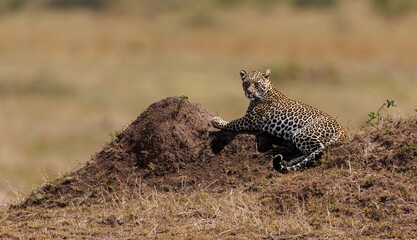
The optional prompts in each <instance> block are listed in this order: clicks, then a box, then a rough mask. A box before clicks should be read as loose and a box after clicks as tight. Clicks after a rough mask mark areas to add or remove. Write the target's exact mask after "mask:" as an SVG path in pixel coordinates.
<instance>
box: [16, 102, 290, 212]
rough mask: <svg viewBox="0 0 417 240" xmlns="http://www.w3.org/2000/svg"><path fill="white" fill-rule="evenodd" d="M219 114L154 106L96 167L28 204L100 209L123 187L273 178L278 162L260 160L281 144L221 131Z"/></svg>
mask: <svg viewBox="0 0 417 240" xmlns="http://www.w3.org/2000/svg"><path fill="white" fill-rule="evenodd" d="M212 117H213V114H212V113H210V112H209V111H208V110H207V109H205V108H203V107H201V106H200V105H198V104H196V103H193V102H190V101H188V100H187V99H185V97H182V98H180V97H170V98H166V99H164V100H162V101H160V102H157V103H154V104H152V105H150V106H149V108H148V109H147V110H145V111H144V112H143V113H142V114H141V115H140V116H139V117H138V118H137V119H136V120H135V121H133V122H132V123H131V124H130V125H129V126H128V127H127V128H126V129H125V130H124V131H122V132H121V133H119V134H116V136H114V139H113V141H112V142H110V143H108V144H106V145H105V146H104V147H103V149H102V150H101V151H99V152H98V153H96V155H95V156H94V157H93V158H92V161H90V162H88V163H87V164H86V166H85V167H83V168H81V169H79V170H78V171H76V172H73V173H69V174H68V175H66V176H64V177H62V178H60V179H57V180H55V181H51V182H48V183H46V184H45V186H43V187H41V188H40V189H38V190H36V191H33V192H32V193H31V195H30V196H29V198H28V199H27V200H26V201H25V203H24V204H23V205H24V206H27V205H33V204H47V205H48V206H55V205H58V206H66V205H68V204H70V203H89V202H96V201H100V199H102V198H103V196H104V195H109V194H111V193H112V192H116V191H118V190H120V187H121V186H122V185H123V187H125V185H127V186H128V187H133V188H136V187H139V186H140V185H142V184H145V185H147V186H151V187H154V188H157V189H160V190H163V191H171V190H187V189H194V187H195V186H196V185H198V186H199V187H204V186H209V187H210V189H211V190H213V191H223V190H224V189H226V188H229V187H233V186H237V185H239V186H242V185H245V184H248V183H249V182H251V181H252V180H254V179H257V178H259V177H265V176H272V175H271V173H274V172H275V171H274V169H273V167H272V163H271V157H270V156H269V155H267V154H261V153H262V152H266V151H269V150H271V149H272V146H273V144H277V145H281V146H282V149H281V150H283V151H284V154H286V156H287V157H291V154H293V152H294V151H293V150H291V149H288V147H290V145H288V146H287V145H286V143H284V142H283V141H282V140H280V139H278V138H275V137H272V136H270V135H268V134H262V133H257V134H256V133H239V134H237V133H232V132H223V131H218V130H217V129H215V128H213V127H212V125H211V123H210V120H211V118H212Z"/></svg>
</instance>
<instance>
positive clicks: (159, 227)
mask: <svg viewBox="0 0 417 240" xmlns="http://www.w3.org/2000/svg"><path fill="white" fill-rule="evenodd" d="M212 117H213V114H211V113H210V112H209V111H208V110H206V109H204V108H203V107H201V106H200V105H198V104H195V103H193V102H190V101H188V100H186V99H184V98H178V97H171V98H167V99H164V100H162V101H160V102H157V103H154V104H152V105H151V106H149V108H148V109H147V110H146V111H145V112H143V113H142V114H141V115H140V116H139V117H138V118H137V119H136V120H135V121H133V122H132V123H131V124H130V125H129V126H128V127H127V128H126V129H124V130H123V131H122V132H121V133H120V134H116V136H115V137H114V139H113V141H111V142H110V143H107V144H106V145H105V146H104V147H103V148H102V149H101V150H100V151H99V152H98V153H96V155H95V156H94V157H93V158H92V160H91V161H89V162H88V163H87V164H86V165H85V166H84V167H83V168H81V169H79V170H77V171H75V172H70V173H68V174H66V175H65V176H63V177H61V178H58V179H55V180H51V181H48V182H46V183H45V184H44V185H43V186H41V187H40V188H38V189H35V190H34V191H32V193H30V194H29V195H28V196H27V197H26V199H25V200H24V201H22V202H20V203H17V204H15V205H12V206H10V207H9V208H8V209H4V210H2V211H0V223H1V224H0V237H3V238H29V237H34V238H41V237H45V238H54V237H59V238H65V237H70V238H71V237H78V238H85V237H99V238H144V237H152V238H160V239H166V238H174V239H184V238H190V239H193V238H196V237H202V238H215V239H217V238H225V239H245V238H249V239H251V238H257V239H260V238H263V239H286V238H305V239H309V238H325V237H332V238H364V237H370V238H405V239H411V238H416V237H417V227H416V226H417V213H416V212H417V207H416V202H417V187H416V183H417V177H416V175H417V174H416V170H417V165H416V164H417V140H416V137H417V136H416V135H417V118H416V117H410V118H409V119H403V118H399V119H389V120H388V121H386V122H384V123H383V124H381V125H380V126H378V127H375V128H367V129H365V130H362V131H359V132H358V133H355V134H354V135H353V136H352V137H351V138H350V139H349V140H347V141H346V142H344V143H340V144H337V145H335V146H333V147H331V148H330V149H329V150H328V151H326V152H325V153H324V154H323V157H322V159H321V160H320V161H319V164H315V165H316V166H314V167H312V168H309V169H306V170H304V171H300V172H292V173H288V174H280V173H278V172H276V171H275V170H274V169H273V167H272V162H271V160H272V159H271V157H270V155H269V154H268V152H269V151H270V150H271V149H273V148H274V151H279V152H280V153H283V155H284V157H285V158H286V159H289V158H291V157H293V156H295V155H296V154H297V152H296V151H294V149H293V148H292V146H291V145H290V144H288V143H286V142H283V141H282V140H280V139H277V138H274V137H272V136H269V135H267V134H263V133H231V132H223V131H218V130H216V129H214V128H213V127H212V126H211V124H210V119H211V118H212ZM273 145H275V146H273Z"/></svg>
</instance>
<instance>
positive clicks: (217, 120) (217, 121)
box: [211, 117, 227, 129]
mask: <svg viewBox="0 0 417 240" xmlns="http://www.w3.org/2000/svg"><path fill="white" fill-rule="evenodd" d="M211 123H212V124H213V127H215V128H218V129H223V128H224V126H225V125H226V124H227V122H226V121H225V120H223V119H222V118H221V117H214V118H212V119H211Z"/></svg>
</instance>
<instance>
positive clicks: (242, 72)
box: [240, 69, 248, 80]
mask: <svg viewBox="0 0 417 240" xmlns="http://www.w3.org/2000/svg"><path fill="white" fill-rule="evenodd" d="M247 75H248V72H246V71H245V70H243V69H242V70H240V77H241V78H242V80H245V78H246V76H247Z"/></svg>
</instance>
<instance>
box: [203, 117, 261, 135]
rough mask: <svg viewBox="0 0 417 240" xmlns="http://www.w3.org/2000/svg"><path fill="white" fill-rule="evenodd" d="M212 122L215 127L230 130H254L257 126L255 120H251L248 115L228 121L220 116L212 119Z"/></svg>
mask: <svg viewBox="0 0 417 240" xmlns="http://www.w3.org/2000/svg"><path fill="white" fill-rule="evenodd" d="M211 123H212V124H213V126H214V127H215V128H218V129H221V130H228V131H234V132H238V131H254V130H256V129H255V126H254V123H253V121H251V120H250V119H249V118H247V117H246V116H244V117H241V118H238V119H235V120H233V121H230V122H227V121H225V120H223V119H222V118H220V117H214V118H212V119H211Z"/></svg>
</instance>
